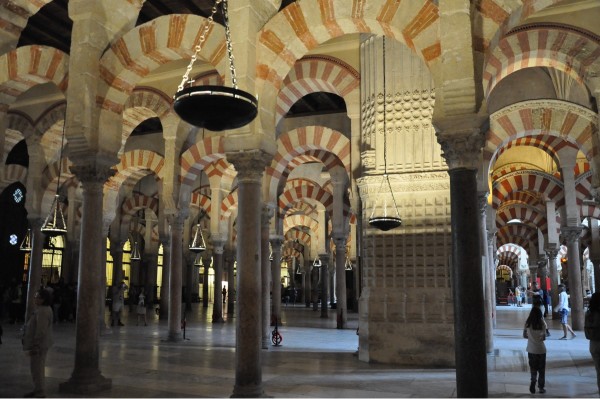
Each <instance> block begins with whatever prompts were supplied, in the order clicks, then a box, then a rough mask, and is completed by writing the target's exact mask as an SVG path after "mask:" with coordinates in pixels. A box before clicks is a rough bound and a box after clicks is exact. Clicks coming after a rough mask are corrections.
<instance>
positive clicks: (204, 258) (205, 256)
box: [202, 251, 212, 308]
mask: <svg viewBox="0 0 600 399" xmlns="http://www.w3.org/2000/svg"><path fill="white" fill-rule="evenodd" d="M211 254H212V251H211V252H209V251H206V252H204V253H203V254H202V263H203V264H204V274H203V280H204V283H203V284H202V307H203V308H208V271H209V269H210V258H211V257H212V255H211Z"/></svg>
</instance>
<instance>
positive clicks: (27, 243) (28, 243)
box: [19, 228, 32, 252]
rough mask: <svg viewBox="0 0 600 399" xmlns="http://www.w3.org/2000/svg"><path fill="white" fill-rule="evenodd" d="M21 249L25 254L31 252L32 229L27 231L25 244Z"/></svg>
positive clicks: (22, 244) (24, 239) (23, 243)
mask: <svg viewBox="0 0 600 399" xmlns="http://www.w3.org/2000/svg"><path fill="white" fill-rule="evenodd" d="M19 249H20V250H21V251H23V252H31V249H32V247H31V229H29V228H28V229H27V234H25V238H23V242H22V243H21V246H20V247H19Z"/></svg>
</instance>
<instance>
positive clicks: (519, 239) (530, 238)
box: [496, 224, 537, 248]
mask: <svg viewBox="0 0 600 399" xmlns="http://www.w3.org/2000/svg"><path fill="white" fill-rule="evenodd" d="M496 243H497V246H498V247H501V246H502V245H505V244H511V243H512V244H515V245H518V246H521V247H523V248H530V245H531V244H533V245H534V246H535V247H537V230H536V229H534V228H532V227H529V226H527V225H525V224H508V225H506V226H502V227H501V228H499V229H498V232H497V233H496Z"/></svg>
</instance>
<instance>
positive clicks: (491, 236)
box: [487, 230, 527, 328]
mask: <svg viewBox="0 0 600 399" xmlns="http://www.w3.org/2000/svg"><path fill="white" fill-rule="evenodd" d="M495 242H496V233H495V232H494V231H489V230H488V231H487V254H488V257H487V268H488V272H487V276H488V284H489V287H490V302H491V306H492V309H491V311H492V328H496V260H495V259H494V258H495V256H494V254H495V253H496V246H495V245H494V244H495ZM523 287H527V281H525V282H524V283H523Z"/></svg>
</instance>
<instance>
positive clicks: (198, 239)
mask: <svg viewBox="0 0 600 399" xmlns="http://www.w3.org/2000/svg"><path fill="white" fill-rule="evenodd" d="M188 248H189V250H190V251H192V252H195V253H197V254H199V253H201V252H204V251H206V243H205V242H204V236H203V235H202V227H201V226H200V221H198V224H196V232H195V233H194V238H193V239H192V242H191V243H190V245H189V247H188Z"/></svg>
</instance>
